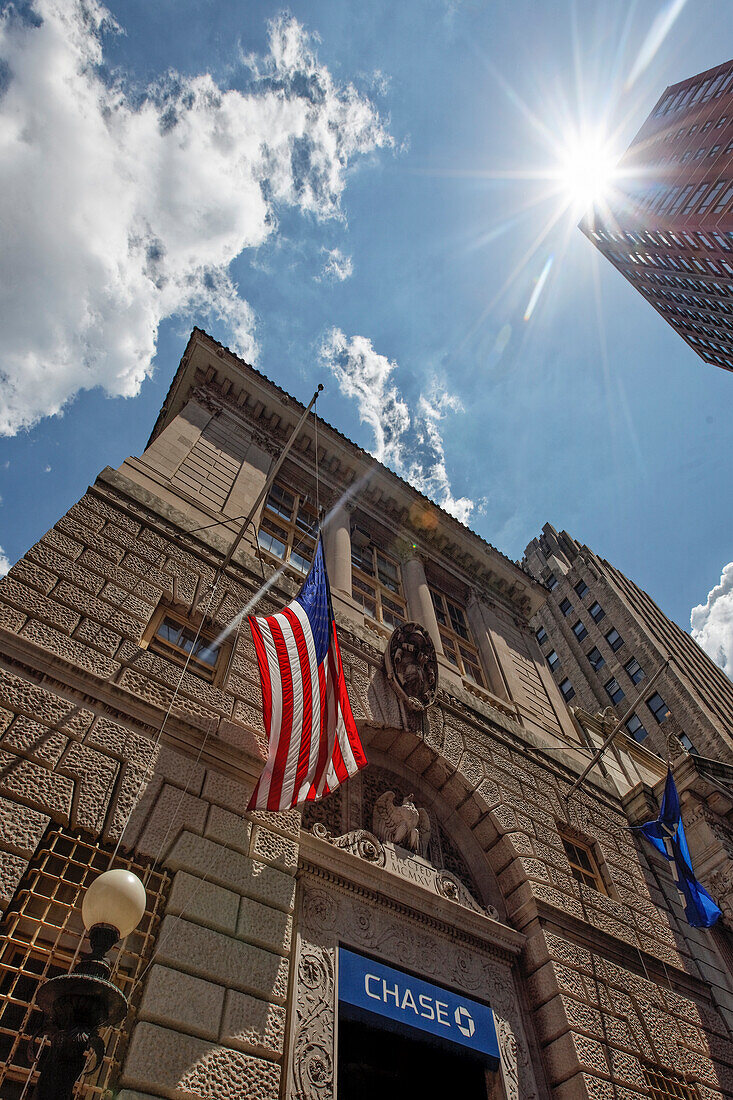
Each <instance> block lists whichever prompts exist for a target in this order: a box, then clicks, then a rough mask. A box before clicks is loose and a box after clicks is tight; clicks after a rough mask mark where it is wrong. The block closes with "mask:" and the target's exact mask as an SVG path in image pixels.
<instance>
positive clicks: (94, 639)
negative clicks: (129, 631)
mask: <svg viewBox="0 0 733 1100" xmlns="http://www.w3.org/2000/svg"><path fill="white" fill-rule="evenodd" d="M74 637H75V638H78V640H79V641H80V642H86V643H87V644H88V645H91V646H94V648H95V649H98V650H100V652H101V653H104V654H105V655H106V656H107V657H114V656H116V654H117V651H118V649H119V648H120V646H121V645H122V635H121V634H118V633H117V631H116V630H111V629H110V628H109V627H108V626H101V625H100V624H99V623H98V622H97V621H96V620H95V619H82V621H81V623H80V624H79V626H78V627H77V628H76V630H75V631H74Z"/></svg>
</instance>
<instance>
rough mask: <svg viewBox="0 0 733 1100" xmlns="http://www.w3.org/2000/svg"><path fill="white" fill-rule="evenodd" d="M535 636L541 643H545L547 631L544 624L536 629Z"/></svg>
mask: <svg viewBox="0 0 733 1100" xmlns="http://www.w3.org/2000/svg"><path fill="white" fill-rule="evenodd" d="M535 637H536V638H537V641H538V642H539V643H540V645H544V644H545V642H546V641H547V631H546V630H545V628H544V626H541V627H540V628H539V630H538V631H536V633H535Z"/></svg>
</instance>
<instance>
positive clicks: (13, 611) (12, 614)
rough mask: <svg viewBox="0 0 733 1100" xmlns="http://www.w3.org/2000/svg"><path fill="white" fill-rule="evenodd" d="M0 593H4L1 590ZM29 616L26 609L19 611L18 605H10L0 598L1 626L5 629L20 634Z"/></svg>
mask: <svg viewBox="0 0 733 1100" xmlns="http://www.w3.org/2000/svg"><path fill="white" fill-rule="evenodd" d="M0 595H2V592H1V591H0ZM27 618H28V616H27V615H26V613H25V611H18V609H17V607H10V605H9V604H6V603H3V602H2V601H1V600H0V627H2V628H3V630H9V631H10V632H11V633H12V634H20V632H21V630H22V628H23V624H24V623H25V621H26V619H27Z"/></svg>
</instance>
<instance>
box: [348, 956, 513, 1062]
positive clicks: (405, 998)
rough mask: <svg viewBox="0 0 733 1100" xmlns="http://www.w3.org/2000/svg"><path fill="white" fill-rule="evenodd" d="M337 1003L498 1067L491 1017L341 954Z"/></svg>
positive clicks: (480, 1007)
mask: <svg viewBox="0 0 733 1100" xmlns="http://www.w3.org/2000/svg"><path fill="white" fill-rule="evenodd" d="M339 1000H340V1001H342V1002H343V1003H344V1004H347V1005H351V1006H353V1007H354V1008H357V1009H361V1010H362V1011H366V1012H368V1013H370V1014H372V1015H374V1016H381V1017H384V1018H386V1019H388V1020H392V1021H393V1022H394V1023H396V1024H399V1025H401V1026H402V1027H408V1028H411V1029H414V1030H417V1031H423V1032H427V1033H428V1034H429V1035H431V1036H434V1037H437V1038H438V1039H440V1040H441V1041H442V1042H449V1043H453V1044H456V1045H457V1046H461V1047H463V1048H468V1049H469V1050H472V1051H474V1052H475V1053H476V1054H479V1055H481V1056H482V1058H483V1060H484V1061H486V1062H488V1063H489V1064H490V1065H492V1066H493V1068H494V1069H495V1068H496V1067H497V1066H498V1064H499V1044H498V1042H497V1038H496V1026H495V1024H494V1013H493V1012H492V1011H491V1009H490V1008H489V1007H488V1006H487V1005H484V1004H480V1003H479V1002H478V1001H473V1000H471V998H470V997H464V996H463V994H460V993H454V992H453V991H452V990H450V989H445V988H444V987H443V986H442V985H433V984H432V983H431V982H424V981H422V980H421V979H420V978H414V977H413V976H412V975H411V974H405V972H404V971H402V970H394V969H393V968H392V967H391V966H385V965H384V963H378V962H374V961H373V960H372V959H367V958H365V957H364V956H363V955H357V954H356V952H354V951H349V950H347V948H345V947H341V948H339Z"/></svg>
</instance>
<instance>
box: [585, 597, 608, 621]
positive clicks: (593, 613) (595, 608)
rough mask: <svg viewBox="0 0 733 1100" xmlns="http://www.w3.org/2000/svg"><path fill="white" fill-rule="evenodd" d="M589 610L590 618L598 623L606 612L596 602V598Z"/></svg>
mask: <svg viewBox="0 0 733 1100" xmlns="http://www.w3.org/2000/svg"><path fill="white" fill-rule="evenodd" d="M589 611H590V617H591V619H592V620H593V622H594V623H599V622H600V621H601V619H602V618H603V617H604V615H605V614H606V612H605V611H604V610H603V608H602V607H601V605H600V604H599V603H598V601H597V600H596V602H595V603H592V604H591V605H590V608H589Z"/></svg>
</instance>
